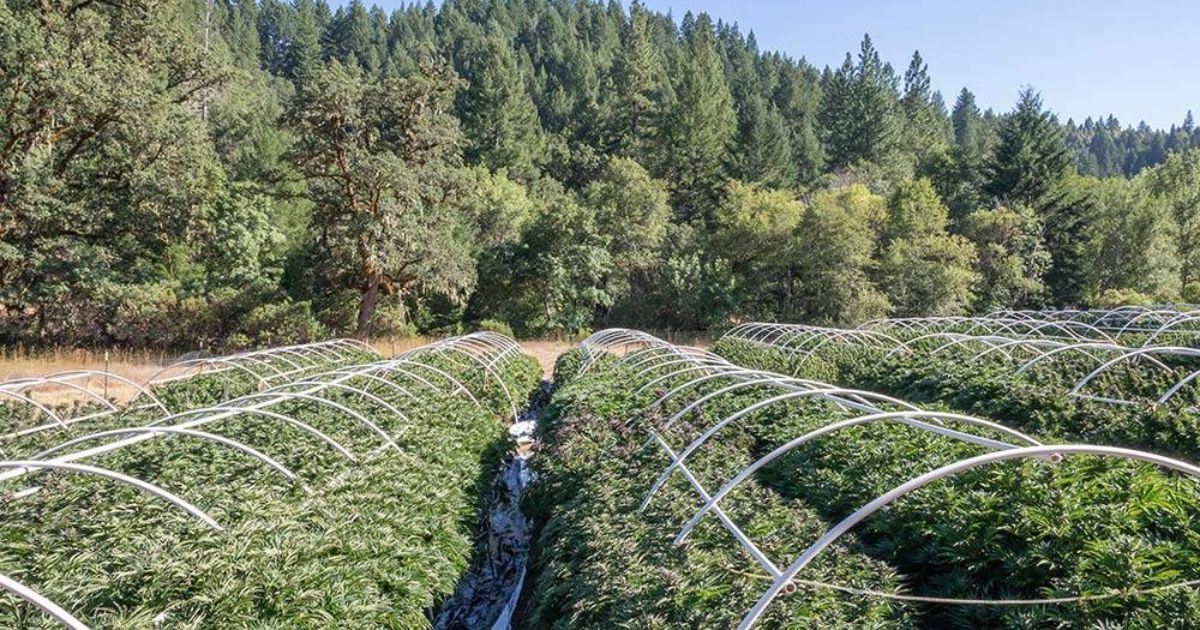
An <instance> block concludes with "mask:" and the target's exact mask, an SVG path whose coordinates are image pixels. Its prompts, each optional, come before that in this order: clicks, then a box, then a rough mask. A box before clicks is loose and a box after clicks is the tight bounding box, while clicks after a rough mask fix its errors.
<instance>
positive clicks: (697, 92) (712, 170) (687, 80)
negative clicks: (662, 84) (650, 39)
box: [667, 13, 737, 220]
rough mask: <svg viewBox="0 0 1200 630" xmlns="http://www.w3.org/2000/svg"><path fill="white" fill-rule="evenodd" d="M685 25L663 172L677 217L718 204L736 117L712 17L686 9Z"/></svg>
mask: <svg viewBox="0 0 1200 630" xmlns="http://www.w3.org/2000/svg"><path fill="white" fill-rule="evenodd" d="M684 24H685V28H684V33H683V35H684V40H685V48H686V54H685V55H684V56H683V57H681V58H680V60H679V64H680V68H679V70H678V72H677V76H678V77H679V87H678V89H677V95H678V98H677V99H676V101H675V106H674V108H673V109H672V111H671V114H670V116H669V118H668V125H667V128H668V130H669V131H668V133H669V134H670V144H669V151H670V152H669V158H668V170H667V172H668V175H669V176H668V179H669V181H670V183H671V186H672V194H673V196H674V198H675V202H676V204H677V207H678V210H679V213H680V216H681V218H683V219H684V220H690V219H692V218H696V217H705V216H706V215H707V213H708V212H710V211H711V210H712V209H713V208H714V207H715V205H716V201H717V199H718V197H719V195H720V190H721V186H722V183H723V181H722V180H723V179H724V164H725V160H726V156H727V155H728V151H729V143H730V142H731V141H732V140H733V136H734V133H735V132H736V130H737V116H736V114H735V113H734V110H733V97H732V96H731V95H730V93H729V85H728V84H727V83H726V81H725V73H724V70H723V69H722V67H721V58H720V54H719V53H718V52H717V42H716V37H715V36H714V34H713V24H712V20H711V19H709V17H708V15H706V14H703V13H701V14H700V15H699V17H695V18H693V17H692V16H691V14H688V16H687V17H686V18H685V19H684Z"/></svg>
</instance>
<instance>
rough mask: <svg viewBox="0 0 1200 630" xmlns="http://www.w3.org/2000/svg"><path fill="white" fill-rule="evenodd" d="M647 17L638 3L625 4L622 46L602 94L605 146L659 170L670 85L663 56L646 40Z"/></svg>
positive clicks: (647, 38) (648, 36) (654, 169)
mask: <svg viewBox="0 0 1200 630" xmlns="http://www.w3.org/2000/svg"><path fill="white" fill-rule="evenodd" d="M649 28H650V23H649V16H648V14H647V12H646V9H645V7H643V6H642V4H641V3H640V2H634V3H633V5H632V6H631V7H630V15H629V21H628V23H627V24H625V26H624V28H623V29H622V32H621V48H620V50H619V51H618V52H617V56H616V59H615V61H614V63H613V66H612V80H611V83H610V89H609V90H608V91H607V94H610V95H611V97H612V103H611V104H610V106H609V108H608V109H607V110H606V114H607V116H606V118H607V124H606V125H605V127H606V130H605V132H606V136H607V144H608V146H610V147H612V150H613V151H615V152H617V153H618V154H620V155H624V156H626V157H630V158H632V159H634V160H636V161H637V162H638V163H639V164H641V165H642V166H645V167H647V168H649V169H651V170H653V171H658V170H659V168H660V164H661V162H662V159H663V156H662V150H661V143H662V140H663V130H662V129H661V125H662V122H663V117H664V116H665V114H666V112H667V111H668V108H669V106H670V84H669V82H668V80H667V77H666V70H665V68H664V66H663V62H662V56H661V54H660V52H659V50H658V48H657V47H656V46H654V44H653V42H651V41H650V33H649Z"/></svg>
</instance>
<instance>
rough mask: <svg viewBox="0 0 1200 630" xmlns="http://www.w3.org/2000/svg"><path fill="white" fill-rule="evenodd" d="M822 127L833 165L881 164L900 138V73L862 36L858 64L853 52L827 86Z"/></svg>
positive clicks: (867, 37) (822, 112) (822, 109)
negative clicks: (897, 81) (898, 88)
mask: <svg viewBox="0 0 1200 630" xmlns="http://www.w3.org/2000/svg"><path fill="white" fill-rule="evenodd" d="M824 88H825V102H824V103H823V104H822V108H821V126H822V128H823V129H824V139H825V145H826V149H827V151H828V156H829V163H830V165H831V166H833V167H847V166H853V165H854V164H856V163H858V162H874V163H882V162H883V161H884V160H886V159H887V158H888V157H890V156H891V155H892V153H893V151H894V149H895V148H896V146H897V143H898V141H899V140H900V132H901V129H900V119H899V116H898V103H897V100H898V97H897V94H896V77H895V73H894V72H893V71H892V68H891V66H889V65H887V64H885V63H883V60H882V59H880V57H879V52H878V51H877V50H875V45H874V44H873V43H872V42H871V37H870V36H869V35H864V36H863V40H862V45H861V46H860V48H859V53H858V63H857V65H856V64H855V63H854V62H853V60H852V59H851V57H850V55H849V54H847V55H846V59H845V61H843V62H842V66H841V67H840V68H838V70H837V71H836V72H834V73H832V75H831V77H830V79H829V80H828V81H827V82H826V84H825V86H824Z"/></svg>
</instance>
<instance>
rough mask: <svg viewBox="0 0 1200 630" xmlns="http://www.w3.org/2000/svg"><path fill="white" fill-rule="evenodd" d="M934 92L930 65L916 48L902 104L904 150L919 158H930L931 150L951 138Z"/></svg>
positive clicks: (906, 77)
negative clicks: (930, 78)
mask: <svg viewBox="0 0 1200 630" xmlns="http://www.w3.org/2000/svg"><path fill="white" fill-rule="evenodd" d="M935 96H936V94H935V93H934V92H933V88H932V87H931V85H930V82H929V66H928V65H927V64H926V63H925V60H924V59H922V58H921V53H920V52H913V56H912V61H911V62H910V63H909V65H908V70H907V71H905V73H904V96H903V97H902V98H901V99H900V107H901V110H902V111H903V113H904V145H905V150H906V151H908V152H909V153H911V154H913V155H915V156H916V158H917V160H918V161H921V160H925V159H927V158H928V157H929V155H930V153H931V152H932V151H934V150H935V149H936V148H938V147H941V146H944V145H945V144H947V142H948V141H949V126H948V125H947V121H946V119H945V114H944V113H943V112H942V111H941V109H940V108H939V106H938V104H937V103H936V102H935V100H934V97H935Z"/></svg>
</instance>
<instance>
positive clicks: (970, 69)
mask: <svg viewBox="0 0 1200 630" xmlns="http://www.w3.org/2000/svg"><path fill="white" fill-rule="evenodd" d="M643 1H644V3H645V4H646V6H647V7H650V8H652V9H655V10H657V11H663V12H665V11H668V10H671V11H672V12H673V14H674V17H675V19H676V21H678V20H679V19H681V18H682V17H683V14H684V13H685V12H686V11H688V10H691V11H693V12H697V13H698V12H700V11H705V12H708V14H709V15H711V16H712V17H713V19H723V20H725V21H732V22H737V23H738V25H739V26H740V28H741V30H742V31H743V32H746V31H753V32H754V34H755V37H757V38H758V44H759V47H760V48H761V49H763V50H780V51H783V52H785V53H788V54H790V55H791V56H793V57H804V58H806V59H808V61H809V63H812V64H813V65H815V66H817V67H818V68H822V67H824V66H826V65H830V66H834V67H836V66H837V65H839V64H840V63H841V61H842V58H843V57H844V56H845V54H846V52H847V51H857V50H858V44H859V41H860V40H861V39H862V36H863V33H870V34H871V38H872V39H873V40H874V41H875V46H876V48H878V49H879V51H880V53H881V54H882V55H883V57H884V58H885V60H887V61H890V62H891V63H892V65H893V66H895V67H896V71H897V72H898V73H901V74H902V73H903V72H904V69H905V68H906V67H907V66H908V60H909V57H910V56H911V55H912V52H913V50H920V51H921V56H923V57H924V58H925V61H926V62H927V63H928V64H929V74H930V76H931V77H932V79H933V86H934V88H935V89H938V90H940V91H941V92H942V94H943V95H944V96H945V98H946V101H947V105H948V106H950V105H952V104H953V102H954V98H955V96H956V95H957V94H958V91H959V90H960V89H962V87H963V86H966V87H968V88H970V89H971V91H972V92H974V93H975V96H976V99H977V100H978V102H979V105H980V107H981V108H987V107H992V108H994V109H996V110H997V111H1005V110H1008V109H1010V108H1011V106H1012V104H1013V103H1014V102H1015V101H1016V99H1017V92H1018V90H1020V88H1021V86H1024V85H1031V86H1033V87H1034V88H1035V89H1037V90H1039V91H1040V92H1041V93H1042V97H1043V100H1044V102H1045V103H1046V105H1047V106H1049V107H1050V108H1051V109H1053V110H1054V111H1055V112H1056V113H1058V115H1059V117H1060V118H1061V119H1062V120H1063V121H1064V122H1065V121H1066V119H1067V118H1068V117H1074V118H1075V119H1076V120H1077V121H1082V120H1083V119H1084V118H1085V117H1087V116H1089V115H1091V116H1097V115H1107V114H1109V113H1112V114H1115V115H1116V116H1117V118H1119V119H1120V120H1121V123H1122V124H1125V125H1128V124H1136V123H1137V122H1138V121H1140V120H1145V121H1146V122H1147V123H1149V124H1150V125H1151V126H1153V127H1164V128H1165V127H1168V126H1170V125H1171V124H1172V123H1179V122H1181V121H1182V120H1183V117H1184V114H1185V113H1186V112H1187V110H1188V109H1189V108H1190V109H1195V110H1196V111H1195V114H1196V115H1197V116H1200V63H1198V62H1200V28H1198V27H1200V3H1196V2H1195V1H1194V0H1193V2H1191V3H1189V2H1185V1H1183V0H1141V1H1140V2H1131V1H1128V0H1126V1H1124V2H1122V1H1120V0H1090V1H1084V0H1042V1H1034V0H991V1H986V2H981V1H976V0H959V1H955V0H904V1H900V0H893V1H888V0H843V1H838V0H823V1H822V0H794V1H789V0H767V1H755V0H643ZM626 5H628V3H626Z"/></svg>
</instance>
